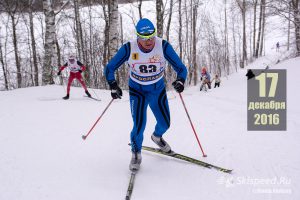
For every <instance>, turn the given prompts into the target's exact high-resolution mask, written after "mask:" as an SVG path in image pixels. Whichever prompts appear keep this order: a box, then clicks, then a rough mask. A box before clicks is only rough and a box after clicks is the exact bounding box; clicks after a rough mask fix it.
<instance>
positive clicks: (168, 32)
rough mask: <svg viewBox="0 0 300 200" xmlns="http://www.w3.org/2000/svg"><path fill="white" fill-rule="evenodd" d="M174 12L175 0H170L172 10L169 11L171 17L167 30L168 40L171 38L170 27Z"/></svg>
mask: <svg viewBox="0 0 300 200" xmlns="http://www.w3.org/2000/svg"><path fill="white" fill-rule="evenodd" d="M172 13H173V0H170V11H169V18H168V24H167V30H166V36H167V41H169V39H170V27H171V20H172Z"/></svg>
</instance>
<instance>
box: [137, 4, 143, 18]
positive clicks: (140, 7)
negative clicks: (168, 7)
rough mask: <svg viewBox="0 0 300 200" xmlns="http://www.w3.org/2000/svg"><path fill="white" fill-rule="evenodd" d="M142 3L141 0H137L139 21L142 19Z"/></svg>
mask: <svg viewBox="0 0 300 200" xmlns="http://www.w3.org/2000/svg"><path fill="white" fill-rule="evenodd" d="M142 3H143V0H139V4H138V8H139V16H140V19H142V18H143V15H142Z"/></svg>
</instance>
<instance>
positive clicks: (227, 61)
mask: <svg viewBox="0 0 300 200" xmlns="http://www.w3.org/2000/svg"><path fill="white" fill-rule="evenodd" d="M224 14H225V58H224V59H225V66H224V70H225V74H226V75H229V65H230V62H229V44H228V26H227V0H225V12H224Z"/></svg>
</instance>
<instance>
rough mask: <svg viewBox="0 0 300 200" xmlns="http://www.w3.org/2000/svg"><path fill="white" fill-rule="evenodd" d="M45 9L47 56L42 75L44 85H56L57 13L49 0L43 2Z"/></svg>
mask: <svg viewBox="0 0 300 200" xmlns="http://www.w3.org/2000/svg"><path fill="white" fill-rule="evenodd" d="M43 9H44V14H45V23H46V30H45V47H44V48H45V56H44V63H43V74H42V84H43V85H48V84H54V81H53V77H52V73H53V69H52V66H55V62H56V59H55V58H54V56H55V55H56V54H55V38H56V33H55V31H56V29H55V13H54V10H53V4H52V2H51V1H49V0H43Z"/></svg>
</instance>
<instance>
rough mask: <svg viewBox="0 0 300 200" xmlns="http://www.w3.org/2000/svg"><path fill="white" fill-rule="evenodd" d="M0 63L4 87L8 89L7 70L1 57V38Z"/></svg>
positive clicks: (0, 43)
mask: <svg viewBox="0 0 300 200" xmlns="http://www.w3.org/2000/svg"><path fill="white" fill-rule="evenodd" d="M0 30H1V29H0ZM0 39H1V38H0ZM0 63H1V66H2V71H3V76H4V86H5V89H6V90H8V81H7V72H6V69H5V64H4V58H3V53H2V42H1V40H0Z"/></svg>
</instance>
